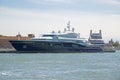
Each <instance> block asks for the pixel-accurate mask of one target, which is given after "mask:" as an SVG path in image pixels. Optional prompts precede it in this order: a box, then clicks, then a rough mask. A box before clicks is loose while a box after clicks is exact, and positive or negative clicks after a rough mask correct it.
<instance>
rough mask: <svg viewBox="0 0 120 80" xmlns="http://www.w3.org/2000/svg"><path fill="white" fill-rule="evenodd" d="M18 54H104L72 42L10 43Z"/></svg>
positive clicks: (15, 41)
mask: <svg viewBox="0 0 120 80" xmlns="http://www.w3.org/2000/svg"><path fill="white" fill-rule="evenodd" d="M10 43H11V44H12V46H13V47H14V48H15V49H16V51H17V52H41V53H80V52H102V49H101V48H100V47H87V46H83V45H80V44H76V43H70V42H46V41H25V40H24V41H19V40H12V41H10Z"/></svg>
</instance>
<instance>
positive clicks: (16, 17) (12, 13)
mask: <svg viewBox="0 0 120 80" xmlns="http://www.w3.org/2000/svg"><path fill="white" fill-rule="evenodd" d="M68 20H71V23H72V24H71V26H72V27H75V31H76V32H80V33H81V36H82V37H86V38H87V37H88V35H89V30H90V29H93V30H96V31H97V30H99V29H102V30H103V34H104V37H105V38H108V39H109V38H111V36H113V38H114V37H115V38H117V36H119V32H120V31H119V30H120V28H119V26H120V22H119V21H120V14H117V15H115V14H98V13H97V14H96V13H88V12H81V11H78V12H74V11H73V12H72V11H62V12H55V11H54V10H53V11H40V10H28V9H19V8H9V7H0V25H1V26H2V29H1V31H0V32H3V33H4V32H6V33H8V34H10V33H13V32H15V31H16V33H17V32H21V31H22V32H23V33H29V32H31V33H34V32H36V33H37V34H39V33H45V32H50V31H52V30H58V29H60V30H62V29H63V28H64V27H66V23H67V21H68ZM9 27H11V30H7V31H6V29H7V28H9ZM3 29H4V30H3ZM108 29H109V30H108Z"/></svg>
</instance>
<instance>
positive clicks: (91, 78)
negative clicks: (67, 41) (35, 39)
mask: <svg viewBox="0 0 120 80" xmlns="http://www.w3.org/2000/svg"><path fill="white" fill-rule="evenodd" d="M0 80H120V52H115V53H27V54H26V53H3V54H0Z"/></svg>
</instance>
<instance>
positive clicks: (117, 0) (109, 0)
mask: <svg viewBox="0 0 120 80" xmlns="http://www.w3.org/2000/svg"><path fill="white" fill-rule="evenodd" d="M26 1H28V2H32V3H37V4H43V3H44V4H51V3H59V4H61V3H65V4H68V3H69V4H82V3H88V2H89V3H99V4H112V5H119V4H120V0H26Z"/></svg>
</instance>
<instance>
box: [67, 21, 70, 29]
mask: <svg viewBox="0 0 120 80" xmlns="http://www.w3.org/2000/svg"><path fill="white" fill-rule="evenodd" d="M67 28H68V31H70V21H68V23H67Z"/></svg>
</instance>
